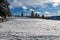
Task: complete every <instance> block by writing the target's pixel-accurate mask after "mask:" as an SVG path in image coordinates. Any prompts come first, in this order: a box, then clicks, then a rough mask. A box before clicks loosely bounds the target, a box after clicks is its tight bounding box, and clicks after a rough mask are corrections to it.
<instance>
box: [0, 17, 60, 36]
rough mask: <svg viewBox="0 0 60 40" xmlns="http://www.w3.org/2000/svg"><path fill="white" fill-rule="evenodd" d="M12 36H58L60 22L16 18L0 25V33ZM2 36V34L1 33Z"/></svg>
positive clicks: (59, 33)
mask: <svg viewBox="0 0 60 40" xmlns="http://www.w3.org/2000/svg"><path fill="white" fill-rule="evenodd" d="M9 31H10V32H11V34H12V35H18V36H19V35H20V36H21V34H23V36H26V34H27V35H28V36H29V35H30V36H33V35H36V36H37V35H60V21H56V20H45V19H29V18H25V19H24V18H18V19H14V20H10V21H7V22H3V23H0V33H1V32H5V33H6V34H9V33H7V32H9ZM1 35H2V33H1Z"/></svg>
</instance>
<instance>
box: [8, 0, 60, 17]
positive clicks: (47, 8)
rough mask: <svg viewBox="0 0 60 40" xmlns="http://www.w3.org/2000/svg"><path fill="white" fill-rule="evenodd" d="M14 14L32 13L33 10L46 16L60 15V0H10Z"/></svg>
mask: <svg viewBox="0 0 60 40" xmlns="http://www.w3.org/2000/svg"><path fill="white" fill-rule="evenodd" d="M8 2H9V3H10V6H9V8H10V11H11V13H12V14H14V15H20V14H21V12H22V11H23V13H24V15H30V13H31V11H34V12H35V13H38V14H40V15H43V14H44V15H45V16H52V15H53V16H56V15H58V16H59V15H60V0H8Z"/></svg>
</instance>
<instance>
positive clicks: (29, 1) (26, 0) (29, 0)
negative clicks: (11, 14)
mask: <svg viewBox="0 0 60 40" xmlns="http://www.w3.org/2000/svg"><path fill="white" fill-rule="evenodd" d="M49 2H52V0H13V1H12V2H10V4H11V5H10V7H11V8H15V7H22V6H28V5H29V6H37V5H40V6H42V7H44V5H45V3H49Z"/></svg>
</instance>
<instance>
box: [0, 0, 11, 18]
mask: <svg viewBox="0 0 60 40" xmlns="http://www.w3.org/2000/svg"><path fill="white" fill-rule="evenodd" d="M8 6H9V3H8V2H7V0H1V1H0V16H2V17H4V18H6V16H11V13H10V9H9V7H8Z"/></svg>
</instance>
